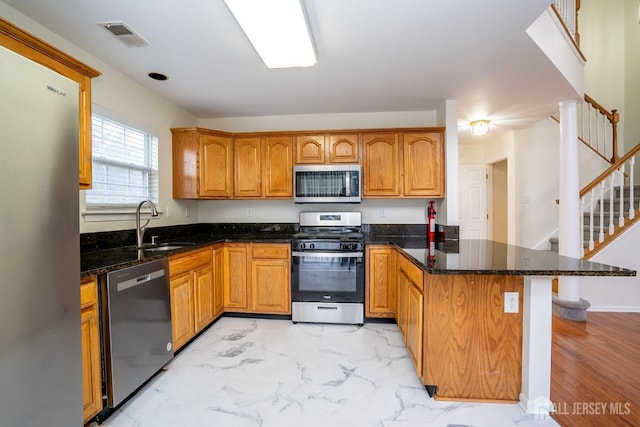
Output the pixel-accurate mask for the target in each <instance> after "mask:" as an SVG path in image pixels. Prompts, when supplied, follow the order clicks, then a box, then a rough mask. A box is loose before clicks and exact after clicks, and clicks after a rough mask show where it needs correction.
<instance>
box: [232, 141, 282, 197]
mask: <svg viewBox="0 0 640 427" xmlns="http://www.w3.org/2000/svg"><path fill="white" fill-rule="evenodd" d="M234 169H235V180H234V193H233V196H234V197H236V198H265V197H269V198H291V197H293V138H292V137H291V136H288V135H283V136H266V137H261V136H240V137H235V138H234Z"/></svg>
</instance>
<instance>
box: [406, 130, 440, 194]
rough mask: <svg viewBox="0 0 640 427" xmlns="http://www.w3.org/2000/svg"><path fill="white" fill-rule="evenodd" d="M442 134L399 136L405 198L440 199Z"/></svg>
mask: <svg viewBox="0 0 640 427" xmlns="http://www.w3.org/2000/svg"><path fill="white" fill-rule="evenodd" d="M443 140H444V135H443V133H442V132H411V133H403V134H402V158H403V166H404V181H403V184H404V185H403V192H404V195H405V196H415V197H444V144H443Z"/></svg>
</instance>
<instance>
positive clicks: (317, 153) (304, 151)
mask: <svg viewBox="0 0 640 427" xmlns="http://www.w3.org/2000/svg"><path fill="white" fill-rule="evenodd" d="M324 156H325V154H324V135H304V136H298V137H296V163H324Z"/></svg>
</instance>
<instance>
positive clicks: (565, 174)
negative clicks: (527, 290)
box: [558, 99, 582, 301]
mask: <svg viewBox="0 0 640 427" xmlns="http://www.w3.org/2000/svg"><path fill="white" fill-rule="evenodd" d="M577 105H578V102H577V101H576V100H575V99H571V100H567V101H562V102H561V103H560V164H559V165H558V167H559V168H560V169H559V172H560V191H559V193H560V194H559V196H560V218H559V229H558V253H559V254H560V255H564V256H569V257H573V258H581V257H582V251H581V249H580V248H581V246H582V230H581V229H580V223H581V221H580V215H581V214H582V213H581V211H580V184H579V180H578V163H579V160H578V113H577ZM558 297H559V298H560V299H561V300H564V301H580V279H579V278H578V277H567V276H560V277H559V278H558Z"/></svg>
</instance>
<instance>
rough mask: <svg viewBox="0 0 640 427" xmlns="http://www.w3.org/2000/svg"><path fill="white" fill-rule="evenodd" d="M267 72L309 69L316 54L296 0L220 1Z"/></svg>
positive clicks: (314, 62)
mask: <svg viewBox="0 0 640 427" xmlns="http://www.w3.org/2000/svg"><path fill="white" fill-rule="evenodd" d="M224 2H225V3H226V4H227V7H228V8H229V10H230V11H231V13H232V14H233V16H234V17H235V19H236V21H238V24H239V25H240V27H241V28H242V30H243V31H244V33H245V34H246V35H247V38H248V39H249V41H250V42H251V44H252V45H253V47H254V48H255V50H256V51H257V52H258V55H260V58H262V61H263V62H264V63H265V65H266V66H267V67H268V68H293V67H313V66H314V65H316V54H315V51H314V49H313V42H312V41H311V32H310V31H309V27H308V25H307V20H306V17H305V14H304V10H303V9H302V4H301V3H300V0H271V1H267V0H224Z"/></svg>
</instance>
